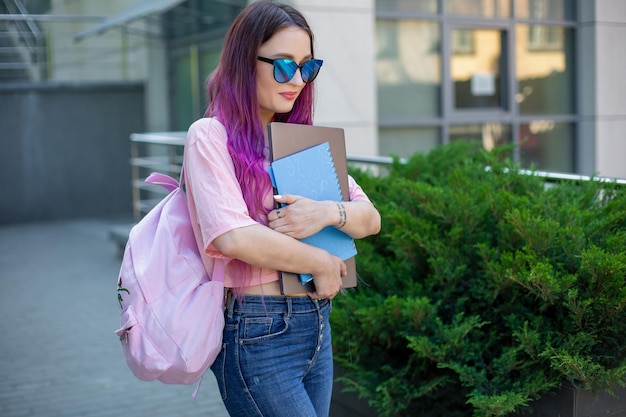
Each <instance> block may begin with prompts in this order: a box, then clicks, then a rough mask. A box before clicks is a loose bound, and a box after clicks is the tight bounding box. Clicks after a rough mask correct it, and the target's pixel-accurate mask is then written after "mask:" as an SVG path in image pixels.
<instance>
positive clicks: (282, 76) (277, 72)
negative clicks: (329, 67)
mask: <svg viewBox="0 0 626 417" xmlns="http://www.w3.org/2000/svg"><path fill="white" fill-rule="evenodd" d="M256 58H257V59H258V60H259V61H263V62H267V63H268V64H272V65H273V66H274V79H275V80H276V82H278V83H281V84H282V83H286V82H287V81H289V80H291V79H292V78H293V76H294V75H296V71H297V70H298V68H300V74H301V75H302V81H304V82H305V83H310V82H311V81H313V80H314V79H315V77H317V74H318V73H319V72H320V68H321V67H322V63H323V62H324V61H322V60H321V59H311V60H308V61H306V62H304V63H302V64H300V65H298V64H297V63H296V61H294V60H293V59H270V58H264V57H262V56H257V57H256Z"/></svg>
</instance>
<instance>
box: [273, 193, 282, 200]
mask: <svg viewBox="0 0 626 417" xmlns="http://www.w3.org/2000/svg"><path fill="white" fill-rule="evenodd" d="M274 198H276V199H279V198H283V196H282V195H280V194H276V195H275V196H274Z"/></svg>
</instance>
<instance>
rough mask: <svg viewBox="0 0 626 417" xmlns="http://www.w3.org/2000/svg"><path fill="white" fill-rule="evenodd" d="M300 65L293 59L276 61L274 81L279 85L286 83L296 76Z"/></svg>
mask: <svg viewBox="0 0 626 417" xmlns="http://www.w3.org/2000/svg"><path fill="white" fill-rule="evenodd" d="M297 69H298V64H296V63H295V62H294V61H293V60H291V59H277V60H275V61H274V79H275V80H276V81H277V82H279V83H286V82H287V81H289V80H291V79H292V78H293V76H294V75H295V74H296V70H297Z"/></svg>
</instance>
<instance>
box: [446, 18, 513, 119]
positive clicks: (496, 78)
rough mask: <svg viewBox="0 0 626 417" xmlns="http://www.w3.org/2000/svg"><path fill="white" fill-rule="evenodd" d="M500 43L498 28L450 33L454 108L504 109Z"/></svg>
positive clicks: (503, 73) (501, 44)
mask: <svg viewBox="0 0 626 417" xmlns="http://www.w3.org/2000/svg"><path fill="white" fill-rule="evenodd" d="M503 40H504V34H503V32H502V31H500V30H497V29H454V30H452V47H451V49H452V57H451V59H450V74H451V75H452V80H453V82H454V107H455V108H456V109H475V108H504V107H505V105H506V101H505V100H504V92H505V91H506V89H503V88H502V83H503V82H504V80H503V79H502V78H503V77H506V71H505V70H504V68H503V67H504V66H505V65H504V63H503V53H502V51H503ZM503 90H504V91H503Z"/></svg>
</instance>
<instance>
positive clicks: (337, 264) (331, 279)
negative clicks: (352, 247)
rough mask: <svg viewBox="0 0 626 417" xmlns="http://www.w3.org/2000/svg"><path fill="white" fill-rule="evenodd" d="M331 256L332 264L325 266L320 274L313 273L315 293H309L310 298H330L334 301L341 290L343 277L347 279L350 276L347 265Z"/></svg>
mask: <svg viewBox="0 0 626 417" xmlns="http://www.w3.org/2000/svg"><path fill="white" fill-rule="evenodd" d="M329 256H330V262H329V263H328V264H327V265H323V268H322V269H321V270H320V272H314V273H313V282H314V283H315V292H310V293H308V295H309V297H311V298H313V299H320V298H328V299H329V300H332V299H333V298H335V296H336V295H337V293H338V292H339V290H341V286H342V281H341V277H345V276H346V275H347V274H348V269H347V267H346V264H345V263H343V261H342V260H341V258H339V257H337V256H333V255H329ZM320 266H322V265H320Z"/></svg>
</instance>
